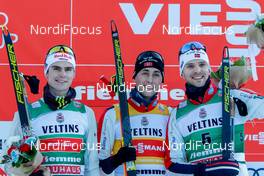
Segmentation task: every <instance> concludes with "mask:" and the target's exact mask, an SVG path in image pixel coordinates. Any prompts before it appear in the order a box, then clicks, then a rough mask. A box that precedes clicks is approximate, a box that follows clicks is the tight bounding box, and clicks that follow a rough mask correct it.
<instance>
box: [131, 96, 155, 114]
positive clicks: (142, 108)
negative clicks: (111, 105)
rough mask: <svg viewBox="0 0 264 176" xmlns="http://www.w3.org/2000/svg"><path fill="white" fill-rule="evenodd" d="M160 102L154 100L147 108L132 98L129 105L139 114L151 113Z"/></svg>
mask: <svg viewBox="0 0 264 176" xmlns="http://www.w3.org/2000/svg"><path fill="white" fill-rule="evenodd" d="M157 101H158V100H157V99H155V100H153V101H152V102H151V103H150V104H149V105H148V106H147V107H146V106H145V105H143V104H139V103H138V102H136V101H135V100H133V99H132V98H131V97H130V98H129V99H128V103H129V105H131V106H132V107H133V108H134V109H136V110H137V111H139V112H149V111H152V110H153V109H154V108H155V107H156V106H157V104H158V102H157Z"/></svg>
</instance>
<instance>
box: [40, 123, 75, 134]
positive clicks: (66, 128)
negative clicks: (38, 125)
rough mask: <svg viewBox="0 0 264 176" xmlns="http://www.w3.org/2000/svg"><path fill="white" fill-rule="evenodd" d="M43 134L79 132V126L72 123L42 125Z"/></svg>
mask: <svg viewBox="0 0 264 176" xmlns="http://www.w3.org/2000/svg"><path fill="white" fill-rule="evenodd" d="M42 131H43V133H44V134H55V133H79V131H80V130H79V126H78V125H74V124H63V125H48V126H42Z"/></svg>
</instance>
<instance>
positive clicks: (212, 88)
mask: <svg viewBox="0 0 264 176" xmlns="http://www.w3.org/2000/svg"><path fill="white" fill-rule="evenodd" d="M216 93H217V87H216V86H215V85H214V84H213V83H211V84H210V86H209V88H208V89H207V90H206V92H205V94H204V97H199V101H200V102H198V101H196V100H193V99H189V101H190V102H191V103H192V104H195V105H198V104H203V103H207V102H208V101H210V100H211V99H212V98H213V96H214V95H215V94H216Z"/></svg>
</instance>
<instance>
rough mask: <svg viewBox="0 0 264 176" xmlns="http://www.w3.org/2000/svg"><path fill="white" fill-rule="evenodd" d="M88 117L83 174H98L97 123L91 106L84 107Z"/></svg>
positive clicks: (90, 175) (88, 175)
mask: <svg viewBox="0 0 264 176" xmlns="http://www.w3.org/2000/svg"><path fill="white" fill-rule="evenodd" d="M86 112H87V117H88V129H87V130H88V134H87V145H86V147H87V149H86V151H85V161H84V162H85V170H84V175H87V176H97V175H98V176H99V160H98V149H97V146H98V143H97V125H96V120H95V115H94V112H93V110H92V109H91V108H88V107H86Z"/></svg>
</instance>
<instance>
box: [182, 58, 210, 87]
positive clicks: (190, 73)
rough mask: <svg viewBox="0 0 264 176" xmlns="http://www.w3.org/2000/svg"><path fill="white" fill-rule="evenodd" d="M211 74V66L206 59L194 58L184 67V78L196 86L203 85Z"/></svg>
mask: <svg viewBox="0 0 264 176" xmlns="http://www.w3.org/2000/svg"><path fill="white" fill-rule="evenodd" d="M209 75H210V67H209V65H208V64H207V62H205V61H204V60H197V59H196V60H192V61H190V62H188V63H186V65H185V66H184V68H183V74H182V76H183V78H184V79H185V80H186V82H187V83H189V84H191V85H193V86H195V87H203V86H204V85H205V83H206V80H207V79H208V77H209Z"/></svg>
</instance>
